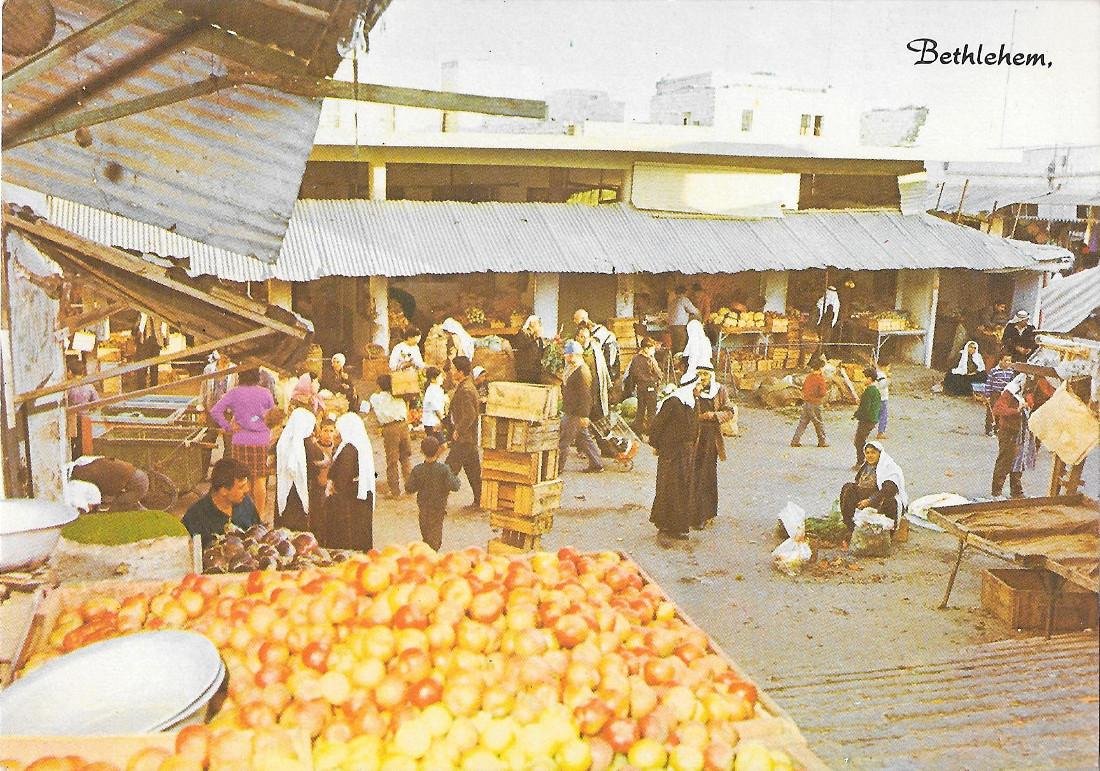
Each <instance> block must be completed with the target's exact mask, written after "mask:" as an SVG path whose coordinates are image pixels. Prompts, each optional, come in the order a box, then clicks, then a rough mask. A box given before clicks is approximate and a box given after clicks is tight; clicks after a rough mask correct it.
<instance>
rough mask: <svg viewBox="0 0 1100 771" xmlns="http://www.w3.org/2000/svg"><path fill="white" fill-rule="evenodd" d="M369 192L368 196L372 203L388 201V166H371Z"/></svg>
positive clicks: (382, 164) (381, 164) (375, 164)
mask: <svg viewBox="0 0 1100 771" xmlns="http://www.w3.org/2000/svg"><path fill="white" fill-rule="evenodd" d="M368 187H369V192H368V193H367V195H368V196H369V197H370V200H372V201H385V200H386V164H384V163H372V164H371V165H370V180H369V185H368Z"/></svg>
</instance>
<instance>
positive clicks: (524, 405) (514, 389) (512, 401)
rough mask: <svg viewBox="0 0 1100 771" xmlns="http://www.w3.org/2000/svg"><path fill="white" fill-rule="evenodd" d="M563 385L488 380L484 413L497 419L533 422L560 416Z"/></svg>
mask: <svg viewBox="0 0 1100 771" xmlns="http://www.w3.org/2000/svg"><path fill="white" fill-rule="evenodd" d="M560 397H561V388H560V387H558V386H543V385H530V384H528V383H508V382H494V383H489V400H488V402H487V403H486V405H485V414H486V415H491V416H493V417H498V418H516V419H517V420H527V421H531V422H533V423H541V422H543V421H547V420H552V419H554V418H557V417H558V402H559V400H560Z"/></svg>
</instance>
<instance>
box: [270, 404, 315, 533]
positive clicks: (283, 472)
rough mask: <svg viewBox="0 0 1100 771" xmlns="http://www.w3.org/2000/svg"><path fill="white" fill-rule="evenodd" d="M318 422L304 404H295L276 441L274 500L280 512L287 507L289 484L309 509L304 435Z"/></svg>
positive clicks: (310, 431)
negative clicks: (299, 405)
mask: <svg viewBox="0 0 1100 771" xmlns="http://www.w3.org/2000/svg"><path fill="white" fill-rule="evenodd" d="M316 426H317V416H316V415H314V414H313V413H312V412H310V411H309V410H307V409H305V408H303V407H297V408H295V410H294V411H293V412H292V413H290V417H289V418H288V419H287V421H286V426H284V427H283V433H282V434H280V435H279V441H278V442H277V443H276V444H275V502H276V506H277V510H278V512H279V513H280V514H281V513H282V512H283V510H284V509H286V502H287V498H289V497H290V488H291V487H294V488H295V489H296V490H297V491H298V498H299V499H300V500H301V501H302V508H304V509H305V510H306V511H309V478H308V476H307V474H306V469H307V464H306V439H308V438H309V436H310V434H312V433H313V429H314V428H315V427H316Z"/></svg>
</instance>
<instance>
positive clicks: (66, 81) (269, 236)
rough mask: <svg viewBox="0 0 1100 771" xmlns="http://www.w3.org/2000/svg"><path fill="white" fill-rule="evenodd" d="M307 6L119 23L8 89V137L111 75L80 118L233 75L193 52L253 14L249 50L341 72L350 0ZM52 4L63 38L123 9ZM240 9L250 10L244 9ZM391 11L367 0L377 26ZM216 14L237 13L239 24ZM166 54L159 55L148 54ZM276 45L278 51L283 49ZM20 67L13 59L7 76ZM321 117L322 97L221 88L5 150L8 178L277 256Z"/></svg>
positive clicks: (96, 3)
mask: <svg viewBox="0 0 1100 771" xmlns="http://www.w3.org/2000/svg"><path fill="white" fill-rule="evenodd" d="M305 4H306V5H309V6H310V7H314V8H316V9H317V13H316V18H301V17H298V16H295V15H294V14H291V15H289V16H288V15H287V13H286V12H285V11H284V12H279V11H278V10H272V9H271V8H268V7H266V6H264V5H263V4H260V3H251V2H250V3H247V4H246V3H243V2H235V3H232V4H230V3H226V4H214V5H213V6H211V5H210V4H209V3H198V2H191V3H189V4H187V3H185V5H189V6H195V7H194V8H192V10H193V11H195V13H196V14H211V13H213V14H214V16H215V18H214V19H212V20H211V19H209V18H204V19H202V20H196V19H195V18H194V17H193V16H191V15H188V14H184V13H176V12H170V13H169V12H165V13H161V14H159V15H158V19H159V21H158V22H157V23H156V24H154V23H151V22H150V23H146V22H145V21H143V26H142V25H130V26H127V27H123V28H122V29H120V30H118V31H116V32H114V33H113V34H111V35H110V36H108V37H106V38H104V39H103V40H101V41H99V42H97V43H95V44H94V45H92V46H90V47H89V48H87V49H86V50H84V51H82V52H80V53H79V54H77V55H75V56H73V57H71V58H70V59H68V60H66V61H63V62H61V63H59V64H57V65H56V66H54V67H53V68H52V69H50V70H48V71H47V72H45V73H43V74H41V75H39V76H38V77H36V78H34V79H32V80H30V81H27V82H26V83H24V84H22V85H21V86H19V87H18V88H15V89H9V90H5V93H4V119H5V126H4V128H5V131H6V132H7V131H8V130H10V129H12V128H17V127H19V125H20V123H23V122H29V120H30V117H31V116H33V115H34V114H35V113H36V111H38V110H40V109H42V107H43V106H49V105H50V104H51V103H53V102H54V101H55V100H58V99H59V98H60V97H62V96H64V95H66V94H68V93H69V92H70V91H71V90H72V89H74V88H75V87H77V86H79V85H81V84H87V83H88V82H91V81H95V80H96V79H97V78H100V77H103V76H104V74H105V73H109V72H111V71H112V70H114V69H116V68H124V69H130V71H128V72H127V73H126V74H125V75H124V76H121V77H120V79H118V80H117V82H115V83H114V84H113V85H110V86H109V87H106V88H104V89H103V90H102V91H101V92H99V93H95V92H93V93H92V94H91V96H90V97H88V98H85V99H83V103H82V105H81V109H96V108H101V107H106V106H110V105H115V104H118V103H120V102H124V101H128V100H132V99H136V98H139V97H145V96H150V95H154V94H159V93H162V92H164V91H166V90H168V89H171V88H175V87H178V86H183V85H188V84H196V83H201V82H203V81H205V80H206V79H208V78H210V77H211V76H222V75H225V74H227V72H230V70H234V69H239V65H236V64H234V63H233V62H232V61H230V60H227V59H223V58H222V57H221V56H218V55H215V54H213V53H210V52H209V51H207V50H203V49H201V48H199V47H198V44H199V43H200V42H202V39H201V37H200V36H199V34H198V33H199V32H201V31H202V30H207V29H209V28H210V26H211V24H212V23H213V22H218V23H219V25H220V27H221V28H223V29H231V30H232V29H234V24H236V23H240V24H244V23H245V20H246V19H252V22H250V24H251V26H249V25H248V24H245V26H246V27H247V29H246V30H245V32H247V34H248V35H249V36H251V39H252V40H253V41H255V42H258V43H260V44H262V45H271V46H274V47H279V46H283V47H284V48H286V49H301V50H300V51H296V50H288V51H285V52H284V53H287V54H288V55H293V54H296V53H297V54H302V53H305V52H306V51H307V49H308V52H309V55H310V56H311V57H312V61H311V62H310V64H311V65H312V64H314V63H318V62H322V61H323V62H324V66H325V68H328V67H329V65H332V67H334V66H335V60H334V59H333V56H334V55H335V44H334V42H333V41H334V38H335V36H338V35H337V33H338V32H339V31H340V30H339V29H337V27H339V25H340V24H343V23H345V22H347V21H348V20H349V19H350V16H349V14H350V13H351V12H353V11H354V9H355V7H356V4H355V3H354V2H349V0H312V1H311V2H309V3H305ZM54 5H55V6H56V11H57V18H58V24H57V32H56V33H55V42H56V40H59V39H61V38H63V37H65V36H67V35H69V34H71V33H72V32H73V31H76V30H80V29H82V28H83V27H85V26H87V25H88V24H90V23H91V22H93V21H95V20H96V19H97V18H99V17H100V16H102V15H103V13H104V12H105V11H107V10H110V9H111V8H113V7H116V6H117V3H109V2H104V0H56V2H55V3H54ZM223 5H224V6H225V7H224V8H223V7H222V6H223ZM246 5H247V11H248V12H247V13H245V12H244V11H243V10H242V8H244V7H245V6H246ZM385 5H386V2H378V0H376V1H375V2H374V3H372V4H371V7H372V9H373V10H374V11H376V13H372V20H373V19H376V18H377V13H380V12H381V10H380V9H383V8H384V7H385ZM200 6H201V7H200ZM230 6H233V8H230ZM234 9H236V10H234ZM185 10H186V9H185ZM218 14H221V15H222V16H224V15H226V14H228V15H229V16H233V14H236V16H234V18H236V22H234V21H233V19H230V18H226V19H222V18H221V17H220V16H219V15H218ZM242 14H243V15H242ZM322 14H325V15H327V16H326V17H325V18H327V21H325V20H324V18H322ZM237 17H240V18H237ZM345 17H346V18H345ZM345 26H346V24H345ZM157 30H159V31H157ZM330 43H332V45H331V46H329V44H330ZM158 46H164V47H165V50H163V51H160V52H159V54H156V55H154V54H153V53H152V52H153V51H154V49H156V48H157V47H158ZM181 46H182V47H181ZM322 47H323V49H324V50H323V51H322ZM328 47H332V48H333V51H331V52H330V51H328ZM270 50H271V51H272V52H273V54H274V53H275V48H272V49H270ZM19 61H20V60H19V59H18V58H16V57H12V56H9V55H6V54H5V55H4V69H5V71H7V70H9V69H11V68H12V67H13V66H15V65H16V64H18V63H19ZM130 62H132V67H128V63H130ZM329 71H331V70H329ZM324 74H328V72H325V73H324ZM320 109H321V100H320V99H310V98H305V97H299V96H290V95H286V94H283V93H281V92H278V91H275V90H273V89H269V88H263V87H258V86H233V87H227V88H224V89H222V90H220V91H217V92H214V93H212V94H209V95H206V96H197V97H193V98H191V99H189V100H187V101H181V102H176V103H174V104H170V105H166V106H162V107H159V108H155V109H151V110H147V111H145V112H141V113H138V114H134V115H129V116H126V117H122V118H118V119H116V120H112V121H109V122H106V123H101V124H99V125H94V126H91V127H89V131H90V136H91V143H90V144H89V145H88V146H87V147H82V146H80V144H78V143H77V142H76V141H75V136H74V134H73V133H72V132H69V133H67V134H62V135H59V136H55V137H50V138H46V139H40V140H37V141H32V142H29V143H27V144H24V145H21V146H17V147H14V148H11V149H8V150H5V151H4V163H3V177H4V179H5V180H7V181H10V182H12V183H14V184H17V185H21V186H24V187H28V188H31V189H34V190H39V191H42V192H46V193H50V194H53V195H56V196H58V197H61V198H64V199H69V200H73V201H79V202H81V203H84V204H87V205H89V206H93V207H95V208H97V209H103V210H108V211H111V212H114V213H116V214H119V215H122V216H124V217H128V218H131V219H134V220H139V221H142V222H147V223H151V224H154V225H157V226H159V227H162V228H165V229H167V230H170V231H173V232H176V233H179V234H181V235H185V236H187V237H189V238H193V239H196V240H198V241H201V242H203V243H206V244H209V245H211V246H214V247H218V248H221V249H225V250H227V251H229V252H233V253H235V254H240V255H245V256H248V257H256V258H258V259H261V260H266V261H274V259H275V257H276V256H277V254H278V251H279V246H280V243H281V241H282V238H283V235H284V233H285V231H286V227H287V223H288V221H289V219H290V215H291V212H292V210H293V207H294V202H295V200H296V198H297V194H298V189H299V187H300V184H301V177H302V174H303V172H304V169H305V163H306V159H307V157H308V155H309V152H310V149H311V148H312V145H313V138H314V135H315V133H316V128H317V122H318V118H319V115H320Z"/></svg>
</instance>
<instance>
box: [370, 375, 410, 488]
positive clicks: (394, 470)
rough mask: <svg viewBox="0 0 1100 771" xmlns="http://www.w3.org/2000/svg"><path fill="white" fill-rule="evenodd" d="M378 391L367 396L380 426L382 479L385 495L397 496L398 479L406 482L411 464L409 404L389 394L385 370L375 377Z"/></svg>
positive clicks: (389, 381)
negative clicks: (383, 456) (383, 455)
mask: <svg viewBox="0 0 1100 771" xmlns="http://www.w3.org/2000/svg"><path fill="white" fill-rule="evenodd" d="M376 382H377V383H378V390H377V391H375V392H374V393H373V394H371V396H370V400H369V401H370V408H371V409H370V411H371V414H372V415H374V417H375V419H376V420H377V421H378V426H379V427H380V428H381V429H382V446H383V447H384V448H385V450H386V481H387V483H388V484H389V493H388V495H389V497H390V498H396V497H398V496H399V495H401V480H404V481H405V483H406V484H408V481H409V472H410V471H411V469H412V464H411V463H410V461H409V457H410V456H411V455H412V443H411V441H410V439H409V405H408V404H407V403H406V402H405V400H404V399H401V398H399V397H397V396H394V395H393V377H392V376H391V375H390V374H389V373H385V374H382V375H379V376H378V378H377V381H376Z"/></svg>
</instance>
